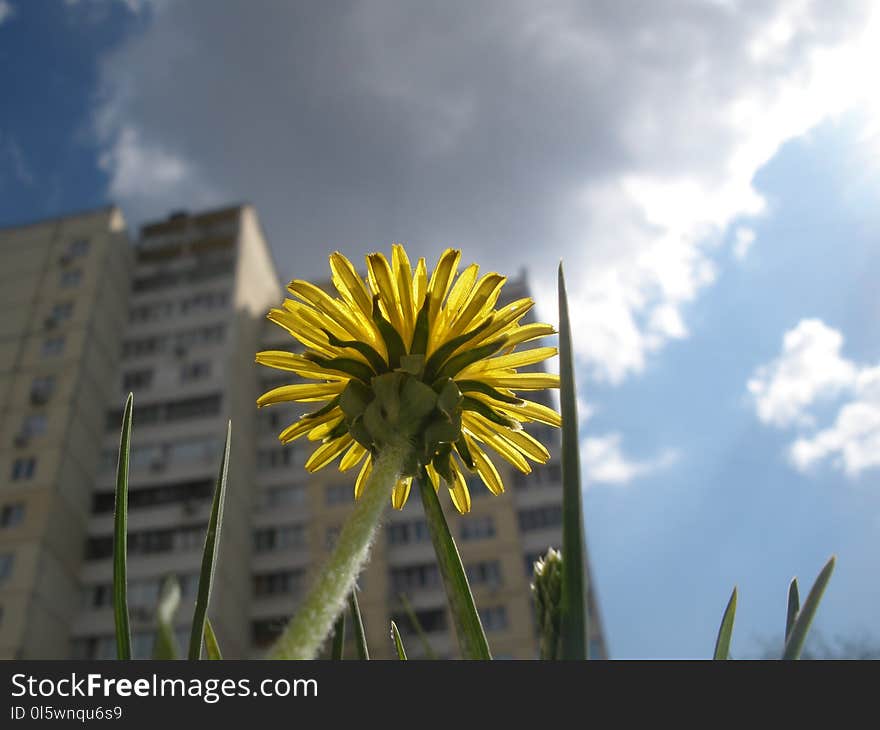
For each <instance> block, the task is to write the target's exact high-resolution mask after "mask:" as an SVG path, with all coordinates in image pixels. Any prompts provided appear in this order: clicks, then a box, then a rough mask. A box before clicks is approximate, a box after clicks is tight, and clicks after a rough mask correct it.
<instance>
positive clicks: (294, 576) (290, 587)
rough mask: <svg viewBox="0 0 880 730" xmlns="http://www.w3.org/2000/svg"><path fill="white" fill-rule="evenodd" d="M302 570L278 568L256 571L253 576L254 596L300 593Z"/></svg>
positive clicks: (294, 594)
mask: <svg viewBox="0 0 880 730" xmlns="http://www.w3.org/2000/svg"><path fill="white" fill-rule="evenodd" d="M304 575H305V573H304V571H302V570H279V571H275V572H272V573H258V574H257V575H255V576H254V595H255V596H279V595H288V596H289V595H293V596H296V595H298V594H299V593H300V591H301V590H302V587H303V578H304Z"/></svg>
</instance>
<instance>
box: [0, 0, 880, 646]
mask: <svg viewBox="0 0 880 730" xmlns="http://www.w3.org/2000/svg"><path fill="white" fill-rule="evenodd" d="M834 6H835V7H834V10H830V9H829V5H827V4H823V3H813V4H810V3H807V4H806V5H804V6H802V7H798V8H795V6H794V4H793V3H772V2H768V3H764V4H762V7H761V8H760V9H756V8H748V9H741V8H739V7H738V6H737V4H736V3H732V4H724V3H711V2H707V3H703V4H700V3H689V2H681V3H673V4H671V5H670V6H669V8H668V9H667V11H666V12H663V13H658V12H654V11H653V10H652V9H651V8H653V7H654V6H652V5H645V6H643V10H644V12H642V13H640V14H639V17H638V18H633V17H632V15H633V14H632V13H625V12H620V13H619V14H616V13H615V11H614V10H613V9H609V8H607V7H599V6H597V7H595V8H594V7H589V6H585V7H589V12H587V11H584V12H583V14H582V13H580V12H579V11H577V10H575V9H573V8H572V7H571V6H570V5H568V4H566V3H558V4H557V3H548V5H547V7H548V8H550V7H552V9H553V12H549V11H548V12H546V13H544V14H542V15H536V14H535V13H534V12H533V10H531V9H530V8H529V4H528V3H524V4H518V3H513V4H510V3H508V4H504V3H501V4H495V3H487V4H486V6H485V14H484V16H483V17H481V18H479V19H475V18H473V17H471V16H470V15H469V13H468V10H467V4H462V5H458V4H456V3H450V4H449V5H448V7H445V8H444V10H443V11H436V12H432V13H422V14H421V15H420V14H419V13H417V12H416V11H414V10H413V9H412V8H407V7H405V6H399V5H395V4H394V3H389V2H375V3H366V4H361V5H359V6H357V7H355V6H351V5H349V4H346V3H327V4H326V5H324V6H322V9H321V10H319V11H313V12H311V13H309V14H306V13H303V12H295V11H294V10H292V9H291V8H281V7H280V6H278V5H271V4H262V3H258V4H256V5H255V6H254V7H255V8H256V9H255V10H254V11H253V12H251V13H244V14H243V13H242V11H241V9H240V7H237V6H236V4H235V3H231V4H224V3H219V2H218V3H212V4H211V5H210V7H211V8H212V10H211V11H209V12H205V8H207V7H209V6H207V5H201V6H198V4H181V3H174V2H149V1H144V2H129V3H123V2H111V1H110V0H108V1H107V2H103V1H102V0H80V1H79V2H75V3H70V2H61V1H60V0H59V2H49V1H48V0H39V1H37V2H29V3H21V2H16V0H6V2H2V0H0V93H2V98H3V99H4V105H3V112H2V115H0V224H2V225H8V224H14V223H17V222H21V221H27V220H32V219H38V218H41V217H45V216H50V215H55V214H61V213H65V212H68V211H71V210H76V209H81V208H88V207H92V206H97V205H100V204H103V203H105V202H107V201H115V202H119V203H120V204H121V205H122V206H123V209H124V211H125V213H126V216H127V218H128V220H129V222H130V223H132V224H136V223H138V222H140V221H142V220H145V219H147V218H150V217H153V216H161V215H164V214H165V213H167V212H168V210H170V209H172V208H181V207H190V208H198V207H199V206H202V205H214V204H223V203H226V202H231V201H238V200H245V199H246V200H250V201H252V202H253V203H254V204H255V205H256V207H257V209H258V211H259V212H260V214H261V216H262V219H263V222H264V224H265V227H266V230H267V233H268V235H269V238H270V241H271V242H272V243H273V248H274V250H275V255H276V259H277V260H278V262H279V267H280V268H281V269H282V276H288V275H290V276H293V275H296V276H311V275H315V274H320V273H321V272H323V270H324V267H325V265H326V264H325V257H326V254H327V253H328V252H329V249H330V248H331V247H333V248H336V247H339V248H341V249H342V250H344V251H345V252H346V253H349V254H351V255H353V256H354V255H362V254H363V253H364V252H365V247H368V248H374V247H382V248H385V249H387V248H388V247H389V246H390V242H391V241H393V240H402V241H405V242H407V243H408V244H409V245H410V246H411V248H412V249H413V250H415V252H416V253H417V254H418V253H425V254H427V255H429V256H431V257H433V256H435V255H436V249H437V247H439V246H442V245H445V244H446V243H448V242H455V243H457V244H459V245H461V246H462V247H463V248H464V249H465V255H466V257H469V258H471V259H474V260H478V261H481V262H486V265H487V266H494V267H498V268H502V267H504V270H510V269H511V267H512V266H513V268H514V270H516V269H519V267H520V265H525V266H528V267H529V273H530V277H531V280H532V282H533V285H534V286H535V288H536V291H537V292H538V295H539V307H540V309H541V311H542V313H545V316H546V317H547V318H548V319H551V320H552V319H554V317H553V316H552V280H553V274H554V262H555V261H557V260H558V259H560V258H563V259H565V261H566V267H567V275H568V279H569V288H570V290H571V293H572V299H573V304H574V308H575V310H576V318H577V319H576V332H577V337H578V362H579V378H580V383H581V386H582V392H581V397H582V399H583V401H584V404H585V409H584V410H585V414H587V412H588V415H589V417H588V418H585V419H584V430H583V434H582V437H583V445H584V452H583V456H582V459H583V461H584V467H585V475H586V477H587V480H588V482H589V483H588V486H587V488H586V493H585V494H586V522H587V528H588V534H589V536H588V541H589V547H590V550H591V553H592V563H593V570H594V572H595V578H596V583H597V589H598V593H599V598H600V604H601V610H602V614H603V618H604V621H605V626H606V631H607V635H608V640H609V644H610V648H611V652H612V655H613V656H615V657H700V656H708V655H709V654H710V653H711V651H712V646H713V642H714V636H715V632H716V630H717V626H718V622H719V621H720V618H721V613H722V611H723V609H724V605H725V603H726V601H727V598H728V596H729V593H730V590H731V588H732V586H733V585H734V584H736V585H737V586H738V587H739V591H740V601H739V611H738V615H737V625H736V629H735V632H734V640H733V653H734V655H736V656H743V657H745V656H756V655H759V654H761V653H762V652H763V647H764V646H765V644H771V643H772V642H774V641H778V640H779V637H780V635H781V632H782V630H783V626H784V614H785V597H786V590H787V586H788V581H789V580H790V578H791V577H792V576H793V575H797V576H798V577H799V579H800V581H801V586H802V592H804V593H805V592H806V590H807V589H808V587H809V585H810V584H811V582H812V580H813V578H814V577H815V575H816V574H817V573H818V571H819V569H820V568H821V567H822V565H823V563H824V561H825V560H826V559H827V557H828V556H829V555H830V554H832V553H834V554H837V556H838V565H837V569H836V572H835V575H834V577H833V578H832V582H831V585H830V587H829V590H828V593H827V594H826V597H825V601H824V603H823V605H822V607H821V609H820V612H819V615H818V618H817V622H816V628H817V629H818V630H819V631H820V632H821V633H822V634H823V635H824V636H825V637H826V638H829V639H832V638H834V637H836V636H845V637H853V638H860V637H863V636H866V635H869V636H873V637H875V639H876V640H877V642H878V643H880V626H878V625H877V618H876V610H875V609H874V606H876V605H877V602H878V599H880V582H878V581H876V580H875V579H874V576H875V575H876V556H877V554H878V548H880V387H878V385H877V383H880V371H877V372H875V370H876V368H877V367H878V363H880V317H878V316H877V315H878V313H880V298H878V294H877V289H878V287H877V286H876V282H877V281H878V280H880V256H878V255H877V251H878V240H880V213H878V206H877V199H878V193H880V137H878V134H877V129H878V126H877V120H878V118H880V117H878V114H877V109H878V106H880V105H878V104H877V101H878V100H877V98H876V92H875V91H872V89H871V87H870V85H869V84H868V81H867V80H866V79H868V77H869V74H868V73H867V71H866V68H868V69H869V68H870V67H869V66H866V64H865V57H864V56H860V55H858V53H856V50H855V49H862V48H863V46H862V45H860V43H861V41H860V38H861V37H862V36H861V34H862V33H864V32H867V31H865V28H875V29H876V27H877V26H876V22H875V23H873V25H872V24H871V23H870V22H868V19H867V12H868V10H867V7H868V6H867V4H863V3H859V2H852V3H846V4H844V3H840V4H834ZM4 8H11V11H10V10H6V11H4ZM816 28H820V29H821V30H819V31H817V30H816ZM683 29H684V30H683ZM682 33H684V35H681V34H682ZM859 52H861V51H859ZM738 239H739V240H740V244H739V245H738V244H737V240H738ZM749 241H752V242H751V245H746V243H748V242H749ZM512 262H513V263H512ZM787 333H788V334H787ZM784 338H785V339H784ZM795 443H797V444H798V446H797V447H796V448H795V447H793V445H794V444H795ZM875 447H876V448H875ZM793 448H795V450H794V451H793V450H792V449H793ZM872 454H873V456H872Z"/></svg>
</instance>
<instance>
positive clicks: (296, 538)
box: [254, 525, 306, 553]
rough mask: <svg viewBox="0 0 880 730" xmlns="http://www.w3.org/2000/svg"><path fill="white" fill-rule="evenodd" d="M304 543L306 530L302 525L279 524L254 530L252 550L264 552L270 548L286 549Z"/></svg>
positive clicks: (300, 545)
mask: <svg viewBox="0 0 880 730" xmlns="http://www.w3.org/2000/svg"><path fill="white" fill-rule="evenodd" d="M305 543H306V530H305V527H304V526H303V525H281V526H279V527H264V528H260V529H258V530H254V552H258V553H266V552H271V551H272V550H287V549H289V548H295V547H303V546H304V545H305Z"/></svg>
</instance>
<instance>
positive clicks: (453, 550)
mask: <svg viewBox="0 0 880 730" xmlns="http://www.w3.org/2000/svg"><path fill="white" fill-rule="evenodd" d="M418 482H419V491H420V492H421V495H422V504H423V505H424V507H425V519H426V521H427V523H428V532H430V533H431V542H432V543H433V545H434V553H435V554H436V555H437V565H438V567H439V568H440V575H442V576H443V585H444V587H445V588H446V598H447V600H448V602H449V611H450V613H451V614H452V620H453V622H454V623H455V634H456V636H457V637H458V645H459V647H460V648H461V655H462V657H463V658H464V659H491V658H492V654H491V653H490V651H489V643H488V642H487V641H486V635H485V633H483V625H482V623H481V622H480V614H479V613H477V607H476V606H475V605H474V597H473V595H472V594H471V587H470V585H469V584H468V580H467V576H466V575H465V572H464V566H462V564H461V556H460V555H459V554H458V548H457V547H456V546H455V541H454V540H453V539H452V534H451V533H450V532H449V525H447V524H446V517H445V516H444V515H443V510H442V509H441V507H440V500H438V499H437V493H436V492H435V491H434V487H433V485H432V484H431V481H430V479H426V478H421V479H419V480H418Z"/></svg>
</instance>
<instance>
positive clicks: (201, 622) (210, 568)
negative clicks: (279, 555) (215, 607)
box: [189, 421, 232, 659]
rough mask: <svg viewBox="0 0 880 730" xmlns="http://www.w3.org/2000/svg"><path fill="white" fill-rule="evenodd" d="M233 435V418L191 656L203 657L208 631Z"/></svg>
mask: <svg viewBox="0 0 880 730" xmlns="http://www.w3.org/2000/svg"><path fill="white" fill-rule="evenodd" d="M231 439H232V422H231V421H230V422H229V423H228V424H227V425H226V443H225V444H224V445H223V456H222V457H221V460H220V474H219V475H218V476H217V487H216V489H215V490H214V503H213V504H212V505H211V518H210V520H209V521H208V534H207V535H206V536H205V551H204V553H203V554H202V572H201V575H200V576H199V592H198V595H197V596H196V607H195V610H194V611H193V622H192V633H191V634H190V637H189V658H190V659H201V658H202V637H203V636H204V633H205V617H206V616H207V615H208V602H209V601H210V600H211V584H212V583H213V581H214V566H215V562H216V559H217V548H218V547H219V545H220V526H221V524H222V522H223V502H224V500H225V497H226V473H227V471H228V469H229V442H230V441H231Z"/></svg>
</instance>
